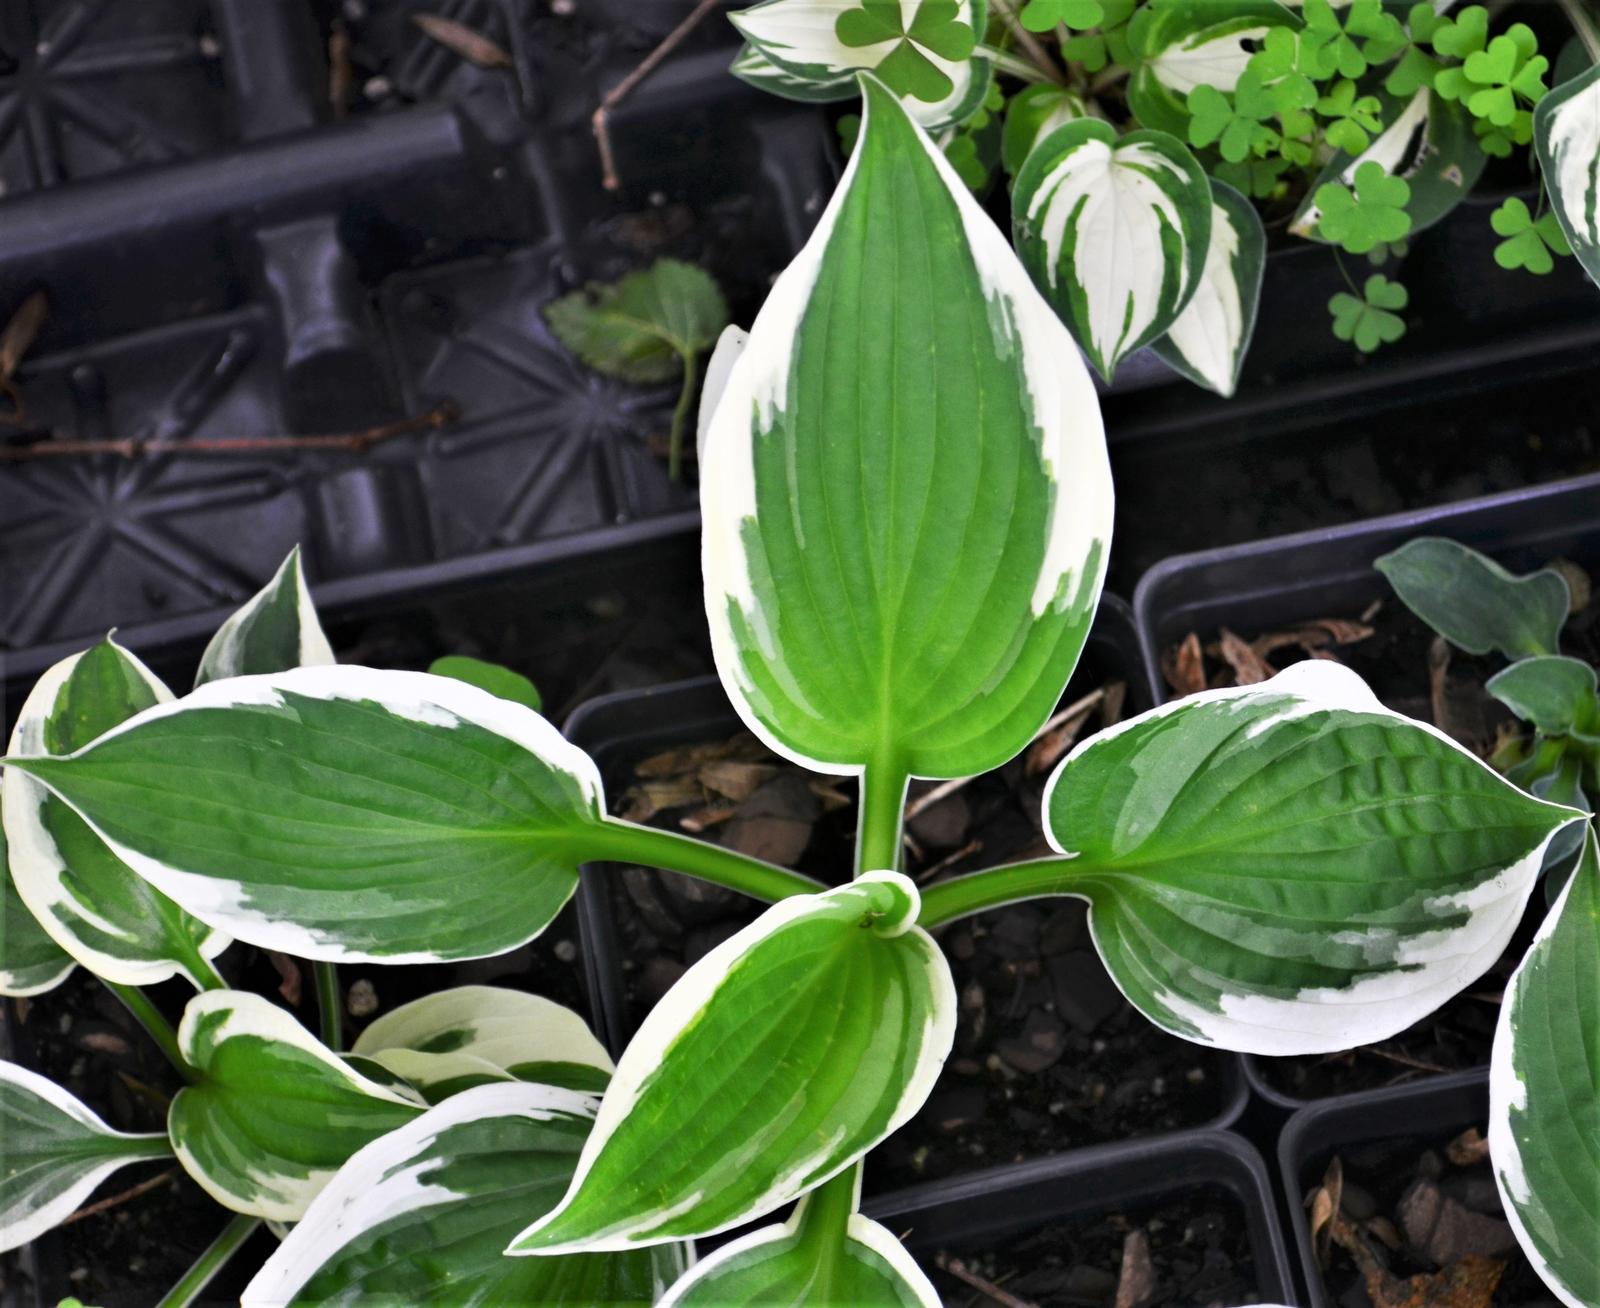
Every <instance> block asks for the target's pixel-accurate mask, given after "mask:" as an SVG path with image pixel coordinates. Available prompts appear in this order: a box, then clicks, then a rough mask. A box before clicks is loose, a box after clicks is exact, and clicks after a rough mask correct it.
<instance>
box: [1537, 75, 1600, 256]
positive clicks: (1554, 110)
mask: <svg viewBox="0 0 1600 1308" xmlns="http://www.w3.org/2000/svg"><path fill="white" fill-rule="evenodd" d="M1597 124H1600V64H1596V65H1595V66H1594V67H1592V68H1590V69H1588V70H1587V71H1586V72H1584V73H1583V74H1582V75H1581V76H1578V77H1575V78H1573V79H1572V80H1571V81H1570V82H1564V83H1563V84H1562V85H1560V86H1558V87H1556V89H1555V90H1554V91H1552V92H1551V93H1550V94H1549V95H1547V96H1545V97H1544V99H1543V100H1541V101H1540V102H1539V107H1538V108H1537V109H1536V110H1535V111H1534V115H1533V139H1534V147H1535V149H1536V150H1537V152H1538V155H1539V170H1540V172H1541V173H1543V175H1544V189H1545V194H1546V195H1548V196H1549V197H1550V207H1551V210H1552V211H1553V212H1554V213H1555V216H1556V221H1557V222H1559V223H1560V224H1561V231H1562V233H1563V234H1564V235H1565V236H1566V239H1567V244H1568V246H1569V247H1570V248H1571V250H1572V253H1573V254H1575V255H1577V256H1578V262H1579V263H1580V264H1582V265H1583V270H1584V271H1585V272H1586V273H1588V274H1589V277H1590V280H1592V281H1594V282H1595V283H1596V284H1597V285H1600V125H1597Z"/></svg>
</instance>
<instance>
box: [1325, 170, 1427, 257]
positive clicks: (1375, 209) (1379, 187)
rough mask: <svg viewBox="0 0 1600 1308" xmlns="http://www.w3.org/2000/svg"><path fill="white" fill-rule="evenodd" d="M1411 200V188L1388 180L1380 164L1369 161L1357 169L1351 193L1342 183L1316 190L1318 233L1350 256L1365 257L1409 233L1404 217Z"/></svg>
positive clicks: (1401, 181)
mask: <svg viewBox="0 0 1600 1308" xmlns="http://www.w3.org/2000/svg"><path fill="white" fill-rule="evenodd" d="M1410 200H1411V187H1410V185H1409V184H1408V183H1407V182H1406V180H1405V179H1404V178H1403V177H1391V176H1390V175H1389V174H1388V173H1386V172H1384V170H1383V165H1382V164H1379V163H1376V162H1373V161H1371V160H1369V161H1368V162H1366V163H1364V164H1362V165H1361V166H1360V167H1359V168H1357V169H1356V173H1355V188H1354V190H1352V189H1351V188H1350V187H1347V186H1345V185H1344V184H1343V183H1342V182H1324V183H1323V184H1322V185H1321V186H1319V187H1318V188H1317V194H1316V205H1317V209H1318V210H1319V211H1320V212H1321V215H1322V217H1321V219H1320V221H1319V222H1318V224H1317V230H1318V232H1319V233H1320V234H1321V235H1322V237H1323V238H1324V239H1326V240H1329V241H1333V242H1334V243H1336V244H1338V245H1341V246H1343V247H1344V248H1345V249H1346V250H1348V251H1350V253H1351V254H1365V253H1366V252H1367V251H1368V250H1371V249H1372V248H1373V247H1374V246H1376V245H1379V244H1380V243H1382V242H1385V241H1398V240H1399V239H1400V238H1401V237H1402V236H1404V235H1406V233H1407V232H1409V231H1410V230H1411V218H1410V216H1409V215H1408V214H1407V213H1406V205H1407V204H1408V203H1409V202H1410Z"/></svg>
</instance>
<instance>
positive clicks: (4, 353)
mask: <svg viewBox="0 0 1600 1308" xmlns="http://www.w3.org/2000/svg"><path fill="white" fill-rule="evenodd" d="M49 316H50V302H49V301H48V300H47V299H46V298H45V294H44V292H43V291H35V292H34V293H33V294H32V295H30V296H28V298H27V299H25V300H24V301H23V302H22V303H21V304H20V305H18V306H17V311H16V312H15V313H14V314H12V315H11V320H10V321H9V322H7V323H6V325H5V330H4V331H0V391H4V392H5V395H6V398H7V399H9V400H10V401H11V404H12V407H13V408H14V409H15V410H16V412H15V414H14V415H13V418H12V421H14V422H15V423H16V424H17V426H19V427H26V426H27V425H28V406H27V405H26V404H24V403H23V400H22V392H21V391H20V390H18V389H17V386H16V383H15V382H13V381H12V380H11V379H12V378H13V377H14V376H15V375H16V371H17V367H18V365H20V364H21V362H22V356H23V355H25V354H26V353H27V352H28V350H29V349H30V348H31V347H32V346H33V340H34V337H36V336H37V335H38V334H39V328H41V327H43V326H44V320H45V319H46V318H48V317H49Z"/></svg>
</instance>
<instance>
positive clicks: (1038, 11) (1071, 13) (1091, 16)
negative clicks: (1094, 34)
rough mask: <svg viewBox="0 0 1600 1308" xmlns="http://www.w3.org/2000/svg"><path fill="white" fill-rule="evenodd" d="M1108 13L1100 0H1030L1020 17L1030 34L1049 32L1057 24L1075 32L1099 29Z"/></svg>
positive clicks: (1024, 6)
mask: <svg viewBox="0 0 1600 1308" xmlns="http://www.w3.org/2000/svg"><path fill="white" fill-rule="evenodd" d="M1105 16H1106V11H1105V8H1104V7H1103V6H1102V5H1101V3H1100V0H1028V3H1027V4H1025V5H1023V7H1022V12H1021V13H1020V14H1019V15H1018V17H1020V18H1021V19H1022V25H1023V26H1024V27H1026V28H1027V29H1028V30H1029V31H1030V32H1049V31H1053V30H1054V29H1055V25H1056V24H1057V23H1063V24H1065V25H1066V26H1067V27H1069V28H1071V29H1073V30H1074V31H1079V32H1081V31H1084V30H1086V29H1088V28H1091V27H1098V26H1099V25H1100V23H1101V22H1103V21H1104V20H1105Z"/></svg>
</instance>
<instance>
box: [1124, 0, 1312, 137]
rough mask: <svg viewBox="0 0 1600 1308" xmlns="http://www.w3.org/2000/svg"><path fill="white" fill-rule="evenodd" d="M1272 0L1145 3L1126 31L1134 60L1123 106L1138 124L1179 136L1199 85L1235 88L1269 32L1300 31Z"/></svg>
mask: <svg viewBox="0 0 1600 1308" xmlns="http://www.w3.org/2000/svg"><path fill="white" fill-rule="evenodd" d="M1297 25H1298V24H1297V20H1296V19H1295V17H1294V15H1292V14H1291V13H1289V11H1288V10H1286V9H1285V8H1284V7H1283V6H1282V5H1279V4H1277V3H1274V0H1175V2H1173V3H1164V4H1151V5H1145V6H1143V7H1141V8H1140V9H1139V11H1138V12H1137V13H1136V14H1135V15H1134V17H1133V21H1132V22H1131V23H1130V24H1129V26H1128V40H1129V43H1130V45H1131V46H1132V48H1133V52H1134V54H1135V56H1136V57H1137V63H1136V64H1135V66H1134V69H1133V74H1132V76H1131V77H1130V78H1129V79H1128V106H1129V108H1131V109H1132V110H1133V114H1134V117H1136V118H1137V119H1138V120H1139V123H1140V125H1141V126H1143V127H1151V128H1156V129H1158V130H1160V131H1163V132H1172V133H1174V134H1176V135H1178V136H1182V135H1184V133H1185V132H1186V131H1187V130H1188V126H1189V110H1188V105H1187V101H1188V98H1189V92H1190V91H1192V90H1194V89H1195V87H1197V86H1202V85H1204V86H1214V87H1216V89H1217V90H1219V91H1225V92H1227V91H1232V90H1233V89H1234V87H1235V86H1237V85H1238V83H1239V75H1240V74H1241V73H1243V72H1244V70H1245V65H1246V64H1248V63H1249V62H1250V57H1251V55H1253V54H1254V53H1255V52H1256V50H1258V49H1259V48H1260V45H1261V42H1262V41H1263V40H1265V39H1266V35H1267V33H1268V32H1269V31H1271V30H1272V29H1273V28H1274V27H1291V26H1297Z"/></svg>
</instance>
